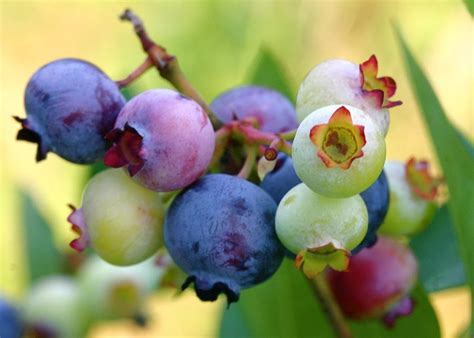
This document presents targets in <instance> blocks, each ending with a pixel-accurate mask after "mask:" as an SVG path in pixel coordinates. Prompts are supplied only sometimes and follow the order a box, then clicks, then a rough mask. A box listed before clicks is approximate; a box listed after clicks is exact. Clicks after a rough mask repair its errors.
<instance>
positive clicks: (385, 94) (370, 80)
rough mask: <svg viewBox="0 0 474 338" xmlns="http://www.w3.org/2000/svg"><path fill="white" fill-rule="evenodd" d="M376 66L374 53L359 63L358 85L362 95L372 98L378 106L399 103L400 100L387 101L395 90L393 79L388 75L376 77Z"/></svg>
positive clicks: (385, 106) (382, 106)
mask: <svg viewBox="0 0 474 338" xmlns="http://www.w3.org/2000/svg"><path fill="white" fill-rule="evenodd" d="M378 68H379V66H378V61H377V58H376V56H375V55H372V56H371V57H370V58H369V59H368V60H367V61H364V62H362V63H361V64H360V65H359V70H360V86H361V88H362V93H363V95H364V96H365V97H366V98H368V99H370V100H372V101H373V102H374V105H375V106H376V107H378V108H391V107H395V106H399V105H401V104H402V101H389V98H391V97H392V96H393V95H394V94H395V91H396V90H397V84H396V82H395V80H394V79H393V78H391V77H389V76H382V77H377V73H378Z"/></svg>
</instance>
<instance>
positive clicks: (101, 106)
mask: <svg viewBox="0 0 474 338" xmlns="http://www.w3.org/2000/svg"><path fill="white" fill-rule="evenodd" d="M124 104H125V99H124V98H123V96H122V94H121V93H120V90H119V88H118V87H117V85H116V84H115V82H113V81H112V80H110V79H109V77H108V76H107V75H106V74H104V73H103V72H102V71H101V70H100V69H99V68H97V67H96V66H94V65H93V64H91V63H89V62H86V61H82V60H78V59H60V60H56V61H53V62H50V63H48V64H47V65H45V66H43V67H42V68H40V69H39V70H38V71H37V72H36V73H35V74H34V75H33V76H32V78H31V79H30V81H29V82H28V86H27V87H26V91H25V109H26V113H27V118H26V119H23V118H19V117H15V119H16V120H17V121H19V122H20V123H21V125H22V129H21V130H20V131H19V132H18V136H17V139H19V140H25V141H29V142H34V143H37V144H38V150H37V153H36V160H37V161H41V160H43V159H45V158H46V154H47V153H48V152H49V151H51V152H54V153H56V154H58V155H59V156H61V157H62V158H64V159H66V160H68V161H70V162H74V163H93V162H96V161H97V160H99V159H100V158H101V157H102V156H103V155H104V153H105V151H106V149H107V146H108V143H107V141H106V140H105V139H104V136H105V135H106V134H107V133H108V132H109V131H110V130H111V129H112V128H113V127H114V123H115V119H116V117H117V115H118V113H119V111H120V109H122V107H123V105H124Z"/></svg>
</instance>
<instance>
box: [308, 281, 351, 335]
mask: <svg viewBox="0 0 474 338" xmlns="http://www.w3.org/2000/svg"><path fill="white" fill-rule="evenodd" d="M305 278H306V277H305ZM306 279H307V278H306ZM307 280H308V282H309V284H310V286H311V289H312V290H313V291H314V294H315V295H316V296H317V297H318V299H319V301H320V303H321V305H322V306H323V308H324V311H325V312H326V315H327V316H328V318H329V321H330V322H331V325H332V327H333V328H334V331H336V335H337V337H338V338H353V337H354V336H353V335H352V332H351V330H350V328H349V325H348V324H347V322H346V319H345V318H344V315H343V314H342V312H341V309H340V308H339V305H338V304H337V302H336V300H335V299H334V296H333V295H332V293H331V289H330V288H329V285H328V283H327V281H326V279H325V277H324V274H322V273H321V274H318V275H317V276H316V277H315V278H313V279H312V280H311V279H307Z"/></svg>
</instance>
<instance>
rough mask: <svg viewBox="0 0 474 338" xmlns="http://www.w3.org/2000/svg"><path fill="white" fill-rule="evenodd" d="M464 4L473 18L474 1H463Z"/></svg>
mask: <svg viewBox="0 0 474 338" xmlns="http://www.w3.org/2000/svg"><path fill="white" fill-rule="evenodd" d="M464 4H465V5H466V7H467V10H468V11H469V13H470V14H471V16H472V17H474V0H464Z"/></svg>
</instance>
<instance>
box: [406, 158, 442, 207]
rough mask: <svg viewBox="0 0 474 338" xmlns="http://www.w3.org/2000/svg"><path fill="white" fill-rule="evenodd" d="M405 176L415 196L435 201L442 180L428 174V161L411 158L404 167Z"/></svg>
mask: <svg viewBox="0 0 474 338" xmlns="http://www.w3.org/2000/svg"><path fill="white" fill-rule="evenodd" d="M405 176H406V179H407V181H408V183H409V184H410V187H411V189H412V191H413V192H414V193H415V194H416V195H417V196H419V197H420V198H422V199H424V200H427V201H433V200H434V199H436V196H437V195H438V188H439V185H440V184H441V181H442V180H441V179H440V178H435V177H433V176H432V175H431V174H430V165H429V163H428V161H417V160H416V159H415V158H414V157H411V158H410V159H409V160H408V161H407V163H406V166H405Z"/></svg>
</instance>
